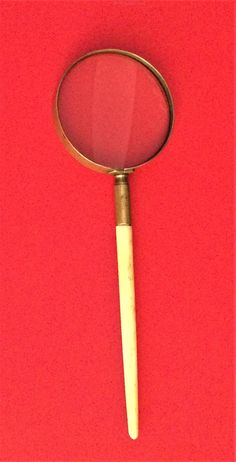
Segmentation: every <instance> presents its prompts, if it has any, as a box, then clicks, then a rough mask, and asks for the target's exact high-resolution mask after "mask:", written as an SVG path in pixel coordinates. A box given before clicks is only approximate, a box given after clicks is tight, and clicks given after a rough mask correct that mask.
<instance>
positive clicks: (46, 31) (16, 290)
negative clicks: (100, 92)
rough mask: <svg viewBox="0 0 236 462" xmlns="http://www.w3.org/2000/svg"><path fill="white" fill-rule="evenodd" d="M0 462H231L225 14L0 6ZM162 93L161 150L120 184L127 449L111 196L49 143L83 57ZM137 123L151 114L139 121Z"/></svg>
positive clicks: (107, 181) (211, 5) (208, 9)
mask: <svg viewBox="0 0 236 462" xmlns="http://www.w3.org/2000/svg"><path fill="white" fill-rule="evenodd" d="M1 7H2V40H3V42H4V47H3V51H2V52H1V53H2V58H1V61H2V69H3V76H2V79H1V85H2V90H3V91H2V93H3V105H2V106H1V128H2V130H1V149H2V156H1V157H2V164H3V166H2V167H3V168H2V169H1V174H2V181H1V182H2V186H3V194H2V198H3V207H2V211H3V213H2V217H3V218H2V222H3V226H2V237H3V238H2V240H1V245H2V248H1V261H2V263H3V268H2V279H3V295H2V313H1V339H2V340H1V341H2V346H1V370H2V372H1V377H2V379H1V393H2V403H1V406H2V408H1V419H0V420H1V425H2V432H1V433H2V441H1V460H9V461H29V460H30V461H38V460H41V461H59V460H60V461H67V462H68V461H89V462H90V461H120V462H121V461H134V460H137V461H140V462H147V461H182V462H183V461H184V462H185V461H190V460H191V461H193V460H194V461H201V462H203V461H204V462H206V461H214V462H215V461H223V460H224V461H232V460H233V449H232V446H233V444H232V432H233V416H232V401H233V390H232V385H233V384H232V382H233V353H232V343H233V327H232V320H233V308H232V182H233V180H232V132H233V126H232V125H233V124H232V111H233V102H232V89H233V88H232V87H233V79H232V72H233V68H232V67H233V64H232V55H233V53H232V45H233V36H232V35H233V33H232V25H233V24H232V23H233V3H232V2H230V1H225V2H219V1H218V2H213V1H194V2H186V1H182V2H181V1H176V2H171V1H164V2H159V1H137V2H134V1H77V2H72V1H67V2H63V1H30V2H24V1H17V2H13V1H4V2H2V4H1ZM103 47H104V48H105V47H115V48H122V49H128V50H130V51H133V52H136V53H138V54H140V55H142V56H143V57H145V58H146V59H148V60H150V61H151V62H152V63H153V64H154V65H155V66H156V67H157V68H158V69H159V70H160V72H161V73H162V74H163V75H164V77H165V78H166V80H167V82H168V84H169V86H170V88H171V91H172V94H173V98H174V103H175V113H176V121H175V127H174V131H173V134H172V137H171V140H170V142H169V144H168V146H167V147H166V149H165V151H164V152H163V153H162V154H161V155H160V157H159V158H158V159H156V161H154V162H153V163H150V164H149V165H147V166H145V167H143V169H141V170H140V171H137V172H136V173H135V174H134V175H133V176H132V177H131V195H132V212H133V226H134V244H135V269H136V293H137V322H138V348H139V383H140V437H139V439H138V440H137V441H132V440H131V439H129V437H128V436H127V430H126V416H125V403H124V391H123V376H122V359H121V342H120V325H119V304H118V287H117V269H116V249H115V233H114V206H113V180H112V178H110V177H109V176H105V175H104V176H103V175H102V174H96V173H93V172H91V171H89V170H86V169H85V168H84V167H82V166H80V165H79V164H78V163H77V162H76V161H75V160H74V159H73V158H72V157H70V155H68V154H67V153H66V152H65V150H64V148H63V146H62V145H61V143H60V141H59V140H58V138H57V135H56V132H55V130H54V126H53V122H52V110H51V106H52V98H53V94H54V92H55V89H56V86H57V83H58V80H59V78H60V77H61V74H62V72H63V71H64V69H65V68H66V67H67V66H68V65H69V64H70V63H71V61H73V60H74V59H75V58H77V57H79V56H80V55H81V54H84V53H86V52H88V51H90V50H93V49H99V48H103ZM147 123H148V115H147Z"/></svg>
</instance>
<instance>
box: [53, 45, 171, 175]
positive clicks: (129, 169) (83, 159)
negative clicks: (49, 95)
mask: <svg viewBox="0 0 236 462" xmlns="http://www.w3.org/2000/svg"><path fill="white" fill-rule="evenodd" d="M103 53H116V54H120V55H125V56H128V57H129V58H132V59H135V60H136V61H139V62H140V63H141V64H142V65H143V66H145V67H147V68H148V69H149V70H150V71H151V72H152V73H153V74H154V76H155V77H156V78H157V80H158V82H159V83H160V84H161V86H162V89H163V90H164V93H165V96H166V98H167V102H168V106H169V114H170V120H169V127H168V131H167V134H166V137H165V139H164V141H163V143H162V145H161V147H160V149H158V151H157V152H155V154H152V156H151V157H150V158H149V159H147V160H146V161H145V162H142V163H141V164H138V165H134V166H131V167H126V168H124V169H120V170H115V169H113V168H111V167H107V166H105V165H102V164H98V163H96V162H94V161H92V160H91V159H89V158H88V157H86V156H85V155H84V154H83V153H82V152H80V151H78V149H76V148H75V147H74V145H73V144H72V143H71V142H70V140H69V138H68V137H67V136H66V134H65V132H64V130H63V127H62V124H61V120H60V116H59V110H58V99H59V94H60V89H61V85H62V82H63V81H64V79H65V78H66V76H67V74H68V73H69V72H70V70H71V69H72V68H73V67H74V66H76V64H78V63H79V62H80V61H83V60H84V59H86V58H88V57H90V56H93V55H97V54H103ZM53 113H54V120H55V124H56V128H57V131H58V133H59V136H60V138H61V140H62V142H63V144H64V146H65V147H66V149H67V150H68V151H69V153H70V154H71V155H72V156H73V157H75V158H76V159H77V160H78V161H79V162H80V163H81V164H83V165H85V166H86V167H89V168H91V169H92V170H96V171H97V172H103V173H110V174H113V175H117V174H120V173H131V172H133V171H134V170H135V169H136V168H139V167H141V166H142V165H145V164H147V163H148V162H150V161H151V160H152V159H154V158H155V157H156V156H157V154H159V152H160V151H161V150H162V149H163V148H164V146H165V145H166V143H167V141H168V139H169V136H170V134H171V131H172V128H173V122H174V107H173V100H172V96H171V93H170V90H169V88H168V85H167V83H166V81H165V79H164V78H163V77H162V75H161V74H160V72H159V71H158V70H157V69H156V68H155V67H154V66H153V65H152V64H150V63H149V62H148V61H146V60H145V59H143V58H141V56H138V55H136V54H134V53H131V52H129V51H124V50H119V49H116V48H105V49H102V50H95V51H91V52H90V53H87V54H85V55H83V56H81V58H79V59H77V60H76V61H75V62H73V63H72V64H71V65H70V66H69V67H68V68H67V69H66V71H65V72H64V74H63V76H62V78H61V80H60V82H59V85H58V88H57V92H56V97H55V100H54V105H53Z"/></svg>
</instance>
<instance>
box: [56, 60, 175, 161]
mask: <svg viewBox="0 0 236 462" xmlns="http://www.w3.org/2000/svg"><path fill="white" fill-rule="evenodd" d="M58 115H59V118H60V123H61V125H62V128H63V131H64V132H65V134H66V136H67V138H68V139H69V141H70V142H71V143H72V144H73V146H74V147H75V148H76V149H77V150H78V151H79V152H81V153H82V154H83V155H84V156H85V157H87V158H88V159H90V160H92V161H93V162H96V163H98V164H101V165H105V166H107V167H111V168H113V169H123V168H129V167H133V166H137V165H139V164H142V163H144V162H146V161H147V160H149V159H150V158H151V157H152V156H153V155H154V154H155V153H157V152H158V151H159V149H160V148H161V146H162V144H163V143H164V142H165V139H166V137H167V134H168V130H169V125H170V110H169V104H168V100H167V97H166V94H165V92H164V90H163V88H162V85H161V83H160V82H159V81H158V79H157V77H156V76H155V75H154V74H153V73H152V72H151V71H150V69H148V68H147V67H146V66H144V65H143V64H142V63H141V62H139V61H137V60H135V59H132V58H130V57H129V56H126V55H121V54H116V53H112V52H110V53H100V54H96V55H91V56H88V57H86V58H85V59H83V60H82V61H79V62H78V63H76V64H75V65H74V66H73V67H72V68H71V69H70V71H69V72H68V73H67V74H66V76H65V78H64V80H63V81H62V83H61V86H60V91H59V95H58Z"/></svg>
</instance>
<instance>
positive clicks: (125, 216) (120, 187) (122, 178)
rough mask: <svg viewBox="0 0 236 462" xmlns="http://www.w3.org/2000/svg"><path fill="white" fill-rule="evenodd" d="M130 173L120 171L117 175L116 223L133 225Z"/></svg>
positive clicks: (118, 224)
mask: <svg viewBox="0 0 236 462" xmlns="http://www.w3.org/2000/svg"><path fill="white" fill-rule="evenodd" d="M128 177H129V174H128V173H119V174H117V175H116V176H115V204H116V225H117V226H122V225H123V226H125V225H126V226H127V225H131V214H130V195H129V181H128Z"/></svg>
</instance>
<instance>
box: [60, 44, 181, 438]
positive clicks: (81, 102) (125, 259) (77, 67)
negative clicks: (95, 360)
mask: <svg viewBox="0 0 236 462" xmlns="http://www.w3.org/2000/svg"><path fill="white" fill-rule="evenodd" d="M54 114H55V121H56V126H57V129H58V133H59V135H60V137H61V139H62V141H63V143H64V145H65V146H66V148H67V150H68V151H69V152H70V153H71V154H72V155H73V156H74V157H75V158H76V159H77V160H78V161H80V162H81V163H82V164H84V165H85V166H87V167H89V168H91V169H94V170H96V171H98V172H104V173H108V174H110V175H113V176H114V178H115V204H116V242H117V259H118V274H119V295H120V316H121V334H122V352H123V366H124V382H125V396H126V410H127V421H128V432H129V435H130V437H131V438H133V439H136V438H137V437H138V378H137V341H136V317H135V292H134V270H133V245H132V227H131V214H130V198H129V185H128V178H129V174H130V173H132V172H133V171H134V170H135V169H136V168H139V167H140V166H142V165H144V164H146V163H147V162H149V161H150V160H151V159H153V158H154V157H155V156H156V155H157V154H158V153H159V152H160V151H161V149H162V148H163V147H164V146H165V144H166V142H167V140H168V138H169V136H170V133H171V129H172V126H173V103H172V97H171V94H170V91H169V89H168V86H167V84H166V82H165V80H164V79H163V77H162V75H161V74H160V73H159V72H158V71H157V70H156V69H155V67H153V66H152V65H151V64H150V63H149V62H147V61H146V60H145V59H143V58H141V57H140V56H137V55H136V54H134V53H130V52H127V51H123V50H116V49H105V50H97V51H93V52H91V53H88V54H86V55H84V56H82V57H81V58H79V59H78V60H77V61H76V62H74V63H73V64H72V65H71V66H70V67H69V68H68V69H67V70H66V72H65V73H64V75H63V76H62V79H61V81H60V83H59V86H58V89H57V94H56V99H55V105H54Z"/></svg>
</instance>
